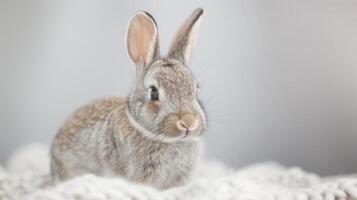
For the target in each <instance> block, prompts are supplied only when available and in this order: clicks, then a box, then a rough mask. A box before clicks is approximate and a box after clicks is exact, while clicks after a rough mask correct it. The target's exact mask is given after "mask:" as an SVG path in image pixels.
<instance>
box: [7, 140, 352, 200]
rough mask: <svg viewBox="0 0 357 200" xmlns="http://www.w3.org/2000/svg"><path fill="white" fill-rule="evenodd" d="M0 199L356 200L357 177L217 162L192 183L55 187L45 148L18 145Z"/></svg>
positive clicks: (78, 181)
mask: <svg viewBox="0 0 357 200" xmlns="http://www.w3.org/2000/svg"><path fill="white" fill-rule="evenodd" d="M0 199H1V200H3V199H4V200H8V199H9V200H10V199H11V200H12V199H15V200H16V199H29V200H32V199H33V200H64V199H76V200H82V199H83V200H91V199H93V200H105V199H120V200H122V199H123V200H131V199H135V200H187V199H197V200H234V199H237V200H263V199H264V200H277V199H279V200H280V199H281V200H290V199H291V200H300V199H301V200H323V199H326V200H357V179H356V178H352V176H350V178H348V177H347V176H346V177H334V178H319V177H318V176H317V175H315V174H312V173H307V172H305V171H303V170H302V169H300V168H297V167H293V168H286V167H284V166H281V165H278V164H275V163H262V164H257V165H252V166H249V167H246V168H243V169H240V170H238V171H235V170H233V169H230V168H228V167H226V166H224V165H223V164H220V163H217V162H202V163H201V165H200V167H199V169H198V170H197V172H196V175H195V178H194V179H193V180H192V181H191V183H189V184H188V185H186V186H184V187H178V188H172V189H169V190H165V191H160V190H156V189H154V188H152V187H149V186H145V185H139V184H136V183H131V182H128V181H126V180H124V179H121V178H110V177H97V176H94V175H85V176H82V177H78V178H75V179H73V180H69V181H67V182H64V183H61V184H58V185H56V186H51V185H50V184H49V159H48V150H47V147H46V146H43V145H40V144H33V145H29V146H25V147H22V148H20V149H19V150H17V151H16V152H15V153H14V154H13V155H12V156H11V157H10V159H9V161H8V163H7V165H6V166H5V167H1V166H0Z"/></svg>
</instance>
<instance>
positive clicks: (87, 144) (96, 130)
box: [51, 97, 126, 179]
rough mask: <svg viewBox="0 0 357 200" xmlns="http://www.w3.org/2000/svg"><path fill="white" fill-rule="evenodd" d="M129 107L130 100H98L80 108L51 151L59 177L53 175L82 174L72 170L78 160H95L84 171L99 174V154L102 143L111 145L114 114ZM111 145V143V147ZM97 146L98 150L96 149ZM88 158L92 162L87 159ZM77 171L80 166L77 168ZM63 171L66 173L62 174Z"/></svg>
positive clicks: (59, 133) (117, 98)
mask: <svg viewBox="0 0 357 200" xmlns="http://www.w3.org/2000/svg"><path fill="white" fill-rule="evenodd" d="M125 105H126V98H123V97H109V98H103V99H99V100H96V101H94V102H92V103H89V104H87V105H85V106H82V107H80V108H79V109H77V110H76V111H75V112H74V113H73V114H72V115H71V116H70V117H69V118H68V120H67V121H66V122H65V123H64V124H63V125H62V127H61V128H60V130H59V131H58V133H57V135H56V136H55V139H54V141H53V143H52V148H51V158H52V160H51V168H52V169H51V171H52V172H53V173H54V172H56V173H58V174H52V175H53V176H54V177H58V178H60V179H66V178H69V177H71V173H75V174H79V173H81V172H75V171H73V170H72V172H71V173H70V172H69V171H63V170H64V169H70V168H72V167H71V166H67V167H64V166H63V165H65V164H66V165H78V164H80V163H78V159H81V160H88V161H89V160H92V161H93V165H91V164H90V163H88V162H87V163H85V164H86V166H83V167H82V168H83V169H85V168H86V169H87V171H92V172H96V171H98V170H100V169H97V168H98V166H100V165H98V164H99V163H100V162H101V160H98V159H100V158H101V157H102V156H105V155H97V154H98V151H99V149H98V144H99V143H104V145H103V146H107V145H106V144H105V143H110V141H109V138H108V135H107V134H108V132H110V130H112V129H113V126H112V124H110V123H111V113H112V112H117V111H119V110H122V108H123V107H124V106H125ZM108 145H109V144H108ZM95 147H97V148H95ZM87 157H88V159H86V158H87ZM73 168H77V169H78V167H74V166H73ZM61 170H62V171H61Z"/></svg>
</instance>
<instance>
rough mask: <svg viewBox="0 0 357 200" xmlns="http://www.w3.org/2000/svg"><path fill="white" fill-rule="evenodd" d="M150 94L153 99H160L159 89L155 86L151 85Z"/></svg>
mask: <svg viewBox="0 0 357 200" xmlns="http://www.w3.org/2000/svg"><path fill="white" fill-rule="evenodd" d="M149 95H150V99H151V100H152V101H158V100H159V90H158V89H157V88H156V87H155V86H150V88H149Z"/></svg>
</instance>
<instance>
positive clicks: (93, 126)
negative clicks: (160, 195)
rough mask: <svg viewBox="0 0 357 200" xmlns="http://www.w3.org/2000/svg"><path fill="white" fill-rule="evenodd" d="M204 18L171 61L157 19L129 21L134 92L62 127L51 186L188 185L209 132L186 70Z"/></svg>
mask: <svg viewBox="0 0 357 200" xmlns="http://www.w3.org/2000/svg"><path fill="white" fill-rule="evenodd" d="M202 15H203V10H202V9H196V10H195V12H194V13H193V14H192V15H191V16H190V18H188V20H187V21H186V22H185V23H184V25H183V26H182V27H181V28H180V29H179V31H178V33H177V34H176V37H175V39H174V41H173V43H172V45H171V47H170V51H169V53H168V55H167V56H166V57H161V56H160V55H159V45H158V33H157V25H156V22H155V20H154V19H153V18H152V16H151V15H150V14H148V13H146V12H138V13H137V14H136V15H135V16H134V17H133V18H132V19H131V21H130V24H129V28H128V33H127V48H128V53H129V56H130V58H131V59H132V61H133V62H134V63H135V65H136V79H135V84H134V87H133V88H132V90H131V92H130V94H129V95H128V97H127V98H120V97H117V98H115V97H113V98H106V99H102V100H98V101H95V102H93V103H91V104H88V105H86V106H84V107H82V108H80V109H78V110H77V111H76V112H74V113H73V114H72V116H71V117H70V118H69V119H68V120H67V121H66V122H65V123H64V125H63V126H62V127H61V128H60V130H59V131H58V133H57V135H56V137H55V139H54V141H53V145H52V149H51V174H52V178H53V180H54V181H61V180H66V179H69V178H72V177H76V176H79V175H82V174H86V173H93V174H96V175H102V176H110V175H114V176H122V177H125V178H127V179H129V180H132V181H135V182H140V183H147V184H149V185H152V186H155V187H157V188H169V187H173V186H179V185H182V184H184V183H185V181H186V180H188V178H189V177H190V174H191V173H192V171H193V169H194V167H195V164H196V160H197V158H198V155H199V152H200V139H199V136H200V135H201V134H202V132H203V129H204V127H205V124H206V120H205V119H206V118H205V114H204V111H203V108H202V105H201V104H200V103H199V101H198V99H197V90H198V89H197V81H196V80H195V78H194V77H193V75H192V73H191V72H190V70H189V68H188V67H187V64H188V61H189V59H190V54H191V49H192V46H193V43H194V41H193V40H194V36H195V33H196V32H197V27H198V25H197V24H198V22H199V21H200V20H199V19H201V16H202Z"/></svg>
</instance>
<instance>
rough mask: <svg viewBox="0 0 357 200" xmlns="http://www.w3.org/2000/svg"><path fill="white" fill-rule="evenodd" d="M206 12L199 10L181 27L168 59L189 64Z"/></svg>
mask: <svg viewBox="0 0 357 200" xmlns="http://www.w3.org/2000/svg"><path fill="white" fill-rule="evenodd" d="M203 14H204V10H203V9H202V8H197V9H196V10H194V11H193V13H192V14H191V16H190V17H189V18H188V19H187V20H186V21H185V22H184V23H183V24H182V25H181V27H180V29H179V30H178V31H177V32H176V35H175V37H174V39H173V41H172V43H171V46H170V49H169V53H168V57H169V58H175V59H177V60H180V61H181V62H183V63H184V64H188V63H189V62H190V58H191V51H192V48H193V46H194V44H195V40H196V35H197V32H198V27H199V24H200V21H201V19H202V17H203Z"/></svg>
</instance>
